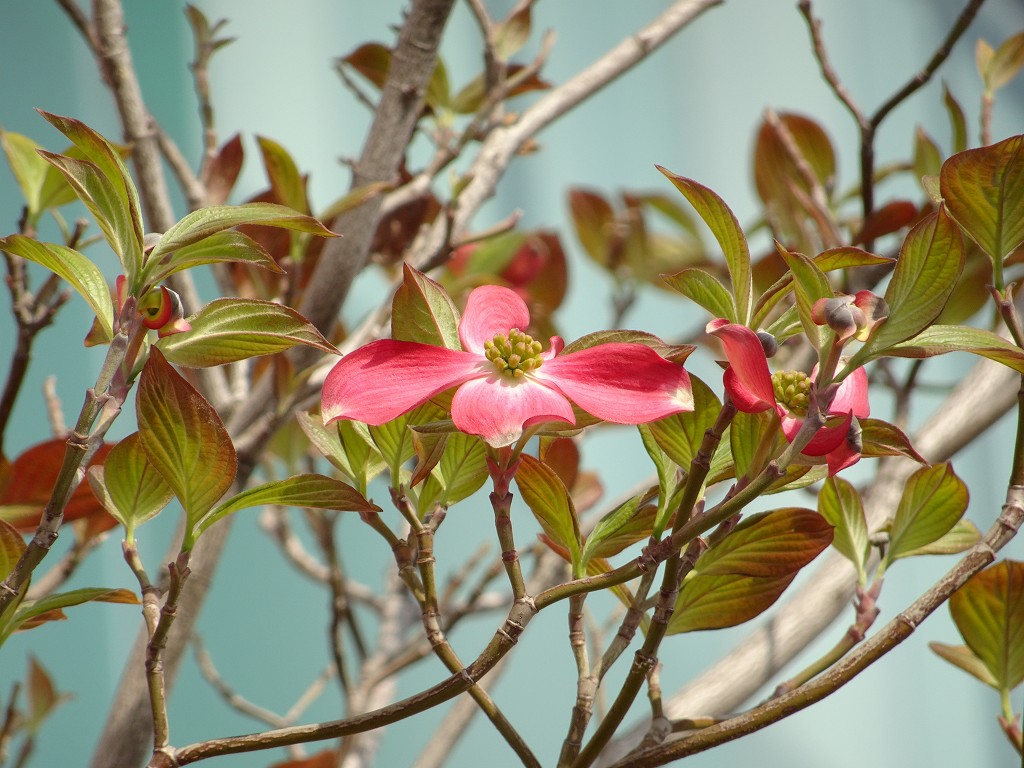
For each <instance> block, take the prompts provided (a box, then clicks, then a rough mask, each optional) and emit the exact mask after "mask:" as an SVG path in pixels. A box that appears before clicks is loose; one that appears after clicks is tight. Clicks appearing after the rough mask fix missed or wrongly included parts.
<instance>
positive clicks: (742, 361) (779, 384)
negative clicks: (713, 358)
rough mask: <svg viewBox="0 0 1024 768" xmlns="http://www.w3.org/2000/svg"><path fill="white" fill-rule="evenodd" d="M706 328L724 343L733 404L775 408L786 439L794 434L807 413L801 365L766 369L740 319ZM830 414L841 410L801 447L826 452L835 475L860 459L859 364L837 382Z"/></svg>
mask: <svg viewBox="0 0 1024 768" xmlns="http://www.w3.org/2000/svg"><path fill="white" fill-rule="evenodd" d="M707 332H708V333H710V334H712V335H713V336H717V337H718V338H719V339H720V340H721V342H722V346H723V347H724V349H725V356H726V358H728V360H729V367H728V368H727V369H726V371H725V377H724V383H725V391H726V392H727V393H728V394H729V397H730V398H732V401H733V403H734V404H735V405H736V408H737V410H740V411H742V412H744V413H760V412H762V411H767V410H769V409H772V408H774V409H775V412H776V413H778V414H779V418H780V419H781V420H782V431H783V433H784V434H785V435H786V439H787V440H792V439H793V438H794V437H796V434H797V432H799V431H800V427H801V426H802V425H803V420H804V416H806V415H807V407H808V405H809V394H810V389H811V383H812V382H813V376H814V373H815V372H814V371H812V373H811V376H808V375H807V374H805V373H801V372H799V371H780V372H778V373H776V374H774V375H772V374H771V373H769V372H768V359H767V358H766V357H765V354H764V348H763V347H762V346H761V340H760V339H758V338H757V334H756V333H754V332H753V331H752V330H750V329H749V328H747V327H746V326H743V325H737V324H736V323H730V322H729V321H728V320H724V319H718V320H712V321H711V322H710V323H708V326H707ZM828 414H829V415H830V416H840V417H842V419H841V420H840V421H839V422H838V423H836V424H830V425H828V426H825V427H822V428H821V429H819V430H818V432H817V433H816V434H815V435H814V437H813V438H811V442H810V443H808V444H807V446H806V447H805V448H804V449H803V450H802V451H801V453H803V454H804V455H806V456H824V457H825V458H826V460H827V461H828V472H829V474H830V475H834V474H836V473H837V472H839V471H840V470H842V469H845V468H846V467H849V466H851V465H853V464H855V463H856V462H857V461H858V460H859V459H860V448H861V446H860V441H859V438H858V437H857V436H856V435H857V433H856V432H855V431H854V430H853V429H852V427H853V419H854V418H855V417H856V418H858V419H863V418H866V417H867V416H868V415H869V414H870V407H869V405H868V377H867V373H866V372H865V371H864V369H863V368H858V369H857V370H855V371H854V372H853V373H851V374H850V375H849V376H847V377H846V378H845V379H844V380H843V382H842V383H841V384H840V385H839V388H838V389H837V391H836V394H835V397H834V398H833V399H832V404H831V405H830V406H829V409H828Z"/></svg>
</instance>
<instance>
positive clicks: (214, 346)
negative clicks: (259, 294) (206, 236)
mask: <svg viewBox="0 0 1024 768" xmlns="http://www.w3.org/2000/svg"><path fill="white" fill-rule="evenodd" d="M188 322H189V324H190V325H191V326H192V330H191V331H185V332H184V333H175V334H172V335H170V336H165V337H164V338H162V339H160V340H159V341H158V342H157V346H158V347H159V348H160V350H161V351H162V352H163V353H164V355H166V356H167V359H168V360H170V361H171V362H173V363H176V364H177V365H183V366H185V367H188V368H206V367H209V366H212V365H223V364H224V363H233V362H235V361H236V360H245V359H247V358H250V357H258V356H260V355H272V354H274V353H275V352H281V351H283V350H285V349H289V348H291V347H294V346H296V345H298V344H304V345H306V346H309V347H315V348H316V349H320V350H323V351H324V352H331V353H334V354H337V353H338V351H337V350H336V349H335V348H334V347H333V346H332V345H331V344H330V343H329V342H328V341H327V339H325V338H324V337H323V336H321V335H320V332H319V331H318V330H317V329H316V328H315V327H314V326H313V325H312V324H311V323H310V322H309V321H308V320H306V318H304V317H303V316H302V315H300V314H299V313H298V312H296V311H295V310H294V309H291V308H290V307H286V306H284V305H282V304H277V303H275V302H273V301H261V300H259V299H215V300H214V301H211V302H210V303H209V304H207V305H206V306H205V307H203V308H202V309H200V310H199V311H198V312H196V313H195V314H194V315H192V316H190V317H189V318H188Z"/></svg>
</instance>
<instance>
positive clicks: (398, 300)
mask: <svg viewBox="0 0 1024 768" xmlns="http://www.w3.org/2000/svg"><path fill="white" fill-rule="evenodd" d="M402 269H403V271H402V284H401V285H400V286H399V288H398V290H397V291H396V292H395V298H394V300H393V301H392V305H391V306H392V310H391V337H392V338H394V339H396V340H398V341H418V342H421V343H423V344H433V345H435V346H439V347H447V348H448V349H462V342H461V341H460V340H459V310H457V309H456V308H455V303H454V302H453V301H452V300H451V297H449V296H448V294H447V293H445V290H444V288H442V287H441V286H440V285H439V284H438V283H436V282H435V281H433V280H431V279H430V278H429V277H427V276H426V275H424V274H423V273H422V272H419V271H417V270H415V269H413V268H412V267H410V266H409V265H408V264H404V265H403V268H402Z"/></svg>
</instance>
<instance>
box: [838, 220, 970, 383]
mask: <svg viewBox="0 0 1024 768" xmlns="http://www.w3.org/2000/svg"><path fill="white" fill-rule="evenodd" d="M963 268H964V243H963V238H962V237H961V236H960V231H959V229H958V228H957V226H956V224H955V223H954V222H953V220H952V219H950V218H949V216H947V215H946V213H945V209H944V208H939V210H938V211H936V212H935V213H932V214H930V215H929V216H927V217H926V218H924V219H923V220H922V221H921V222H920V223H919V224H917V226H915V227H914V228H913V229H912V230H910V232H909V233H908V234H907V239H906V240H904V241H903V247H902V248H901V249H900V256H899V259H897V261H896V269H895V270H894V272H893V275H892V279H891V280H890V281H889V286H888V288H886V291H885V300H886V302H887V303H888V305H889V317H888V318H887V319H886V321H885V322H884V323H882V324H881V325H880V326H878V327H877V328H876V329H875V331H874V333H873V334H872V335H871V337H870V338H869V339H868V340H867V341H866V342H865V343H864V346H863V347H861V349H860V351H858V352H857V354H856V355H854V356H853V359H852V360H850V362H849V363H848V364H847V367H846V369H845V370H846V371H847V372H849V371H852V370H854V369H855V368H857V367H858V366H861V365H863V364H864V363H866V362H867V361H868V360H871V359H874V358H875V357H878V356H879V355H881V354H882V353H883V352H885V351H887V350H888V349H889V348H890V347H892V346H893V345H894V344H898V343H899V342H901V341H905V340H907V339H909V338H911V337H913V336H915V335H916V334H918V333H920V332H921V331H923V330H924V329H925V328H927V327H928V326H929V325H930V324H931V323H932V321H933V320H935V318H937V317H938V316H939V313H940V312H942V308H943V307H944V306H946V300H947V299H949V296H950V294H952V293H953V289H954V288H955V287H956V281H957V278H958V277H959V276H960V272H961V271H963Z"/></svg>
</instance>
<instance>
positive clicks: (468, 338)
mask: <svg viewBox="0 0 1024 768" xmlns="http://www.w3.org/2000/svg"><path fill="white" fill-rule="evenodd" d="M529 323H530V313H529V309H528V308H527V306H526V303H525V302H524V301H523V300H522V298H520V296H519V295H518V294H517V293H516V292H515V291H512V290H510V289H508V288H504V287H501V286H494V285H487V286H481V287H479V288H476V289H474V290H473V292H472V293H471V294H470V295H469V299H468V301H467V303H466V311H465V314H463V316H462V319H461V320H460V322H459V339H460V340H461V342H462V349H461V350H453V349H445V348H444V347H435V346H432V345H429V344H421V343H418V342H411V341H395V340H393V339H382V340H380V341H374V342H371V343H370V344H367V345H366V346H364V347H361V348H359V349H357V350H355V351H354V352H352V353H351V354H349V355H346V356H345V357H344V358H342V359H341V361H339V362H338V363H337V365H335V366H334V368H333V369H332V370H331V372H330V373H329V374H328V375H327V379H326V381H325V382H324V387H323V404H322V412H323V419H324V423H330V422H332V421H336V420H337V419H353V420H355V421H362V422H365V423H367V424H383V423H385V422H387V421H391V420H392V419H395V418H397V417H399V416H401V415H402V414H404V413H407V412H408V411H411V410H412V409H413V408H416V407H417V406H419V405H421V404H422V403H424V402H426V401H427V400H429V399H430V398H431V397H434V396H435V395H437V394H440V393H441V392H443V391H445V390H447V389H450V388H452V387H458V389H457V390H456V392H455V395H454V397H453V398H452V421H453V422H454V423H455V426H456V427H457V428H458V429H459V430H460V431H462V432H465V433H467V434H471V435H479V436H480V437H482V438H483V439H484V440H485V441H487V443H489V444H490V445H492V446H494V447H496V448H497V447H502V446H506V445H511V444H512V443H514V442H515V441H516V440H518V439H519V437H520V436H521V435H522V433H523V430H524V429H525V428H527V427H529V426H532V425H534V424H539V423H543V422H548V421H556V422H566V423H569V424H574V423H575V417H574V416H573V411H572V402H575V403H576V404H577V405H578V406H579V407H580V408H582V409H583V410H585V411H587V412H588V413H590V414H592V415H594V416H596V417H597V418H599V419H602V420H604V421H610V422H615V423H618V424H642V423H646V422H649V421H656V420H657V419H661V418H664V417H666V416H670V415H672V414H674V413H679V412H680V411H691V410H693V394H692V392H691V390H690V378H689V376H688V375H687V373H686V371H685V370H684V369H683V367H682V366H681V365H678V364H676V363H672V362H670V361H668V360H666V359H664V358H663V357H661V356H660V355H659V354H658V353H657V352H655V351H654V350H653V349H651V348H650V347H646V346H643V345H641V344H626V343H609V344H600V345H597V346H594V347H589V348H587V349H583V350H579V351H577V352H573V353H571V354H566V355H563V354H561V352H562V349H563V348H564V346H565V344H564V342H563V341H562V339H561V338H559V337H557V336H553V337H552V338H551V340H550V347H549V348H548V350H546V351H544V352H542V353H541V354H540V355H539V359H540V365H539V367H537V368H535V369H533V370H529V371H527V372H525V373H524V375H522V376H520V377H518V378H511V377H509V376H505V375H502V374H501V373H499V372H498V370H497V368H496V367H495V364H494V363H492V362H491V361H490V360H489V359H488V358H487V357H486V356H485V355H486V347H485V345H486V344H487V343H488V342H490V341H492V340H494V338H495V337H496V336H499V335H505V336H507V335H508V334H509V332H510V331H512V330H518V331H523V330H525V329H526V328H527V327H528V326H529ZM570 401H572V402H570Z"/></svg>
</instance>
